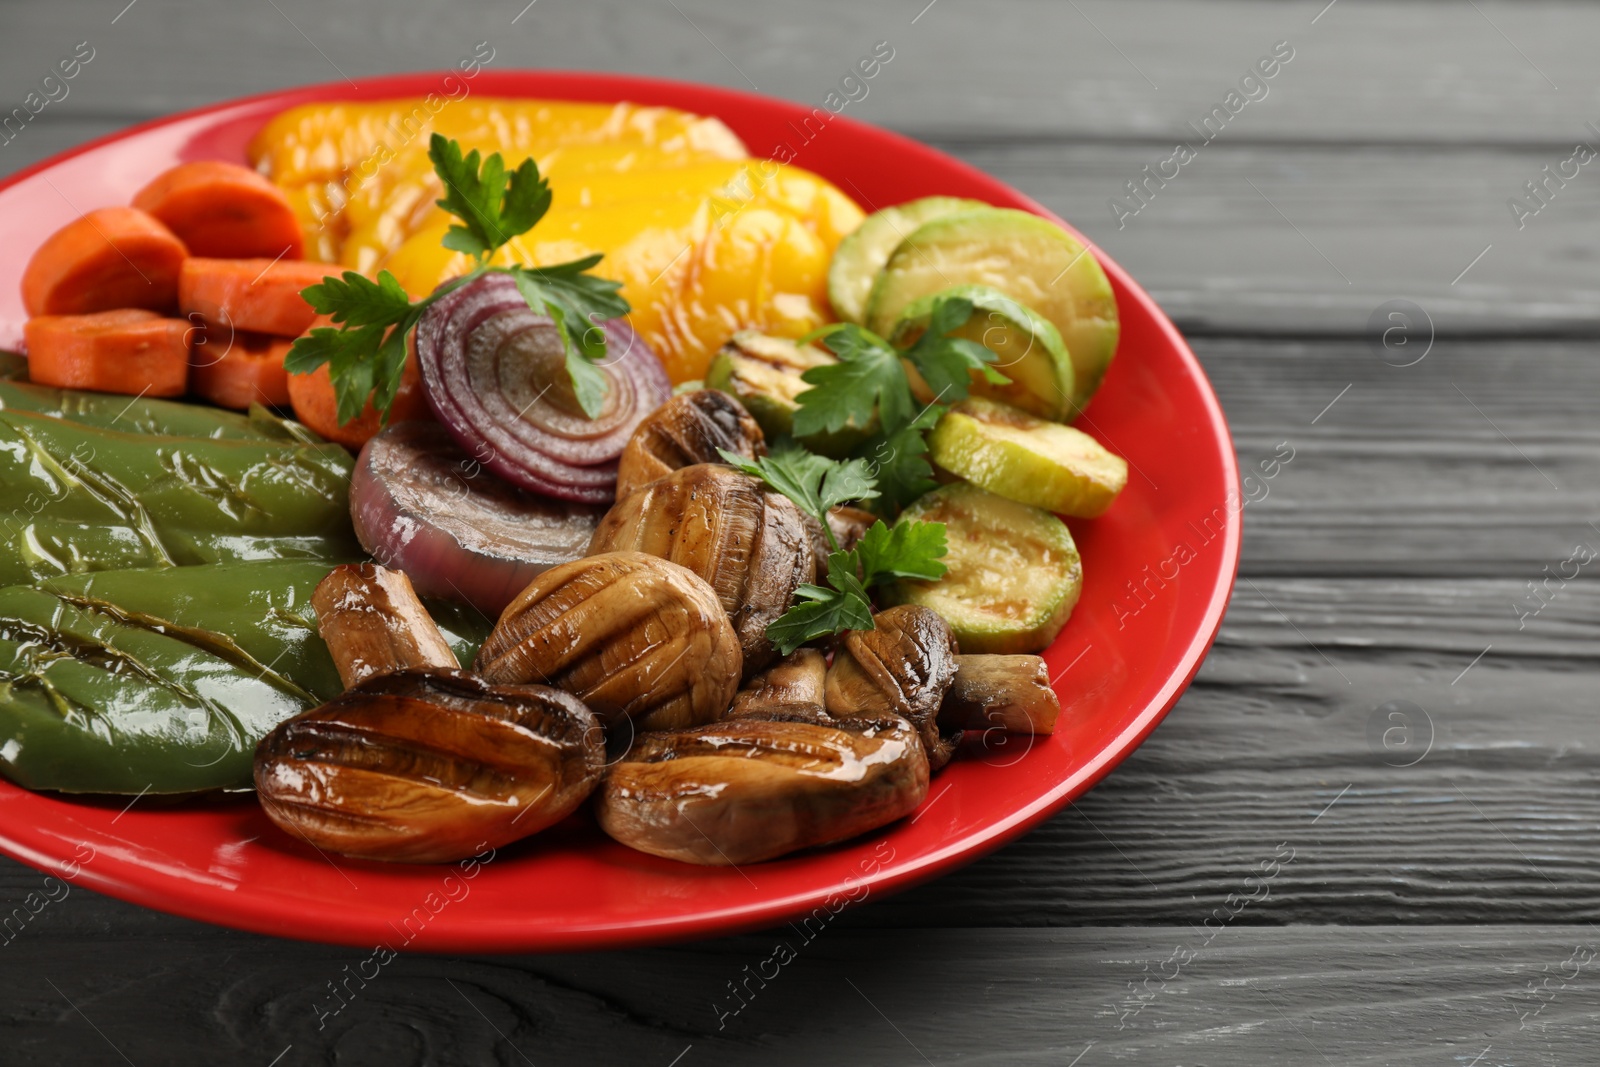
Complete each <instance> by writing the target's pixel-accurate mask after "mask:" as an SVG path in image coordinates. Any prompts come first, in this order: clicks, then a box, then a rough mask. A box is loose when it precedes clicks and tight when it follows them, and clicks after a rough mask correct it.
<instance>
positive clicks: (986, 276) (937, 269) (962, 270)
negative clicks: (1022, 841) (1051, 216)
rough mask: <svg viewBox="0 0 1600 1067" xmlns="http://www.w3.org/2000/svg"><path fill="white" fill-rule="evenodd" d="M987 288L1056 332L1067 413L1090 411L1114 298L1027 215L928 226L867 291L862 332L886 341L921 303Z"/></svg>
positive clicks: (1108, 342) (1108, 344) (1098, 275)
mask: <svg viewBox="0 0 1600 1067" xmlns="http://www.w3.org/2000/svg"><path fill="white" fill-rule="evenodd" d="M952 285H987V286H990V287H992V288H995V289H998V290H1000V292H1002V293H1005V294H1006V295H1007V296H1009V297H1011V298H1012V299H1013V300H1016V301H1017V302H1018V303H1021V304H1023V305H1025V306H1027V307H1030V308H1032V309H1033V310H1034V311H1036V312H1038V313H1039V314H1040V315H1043V316H1044V317H1045V318H1047V319H1049V320H1050V321H1051V322H1052V323H1054V324H1055V326H1056V329H1057V330H1059V331H1060V333H1061V340H1062V342H1063V343H1065V344H1066V346H1067V353H1068V354H1069V355H1070V356H1071V357H1072V366H1073V377H1074V389H1073V396H1072V412H1073V414H1076V413H1077V412H1078V411H1081V410H1082V409H1083V407H1084V406H1085V405H1086V404H1088V403H1089V398H1090V397H1091V396H1093V395H1094V391H1095V390H1096V389H1097V388H1099V386H1100V379H1101V378H1102V377H1103V376H1104V375H1105V372H1106V368H1107V367H1109V366H1110V365H1111V358H1112V356H1114V355H1115V354H1116V350H1117V337H1118V333H1119V326H1118V319H1117V300H1116V294H1115V293H1113V292H1112V289H1111V283H1110V282H1109V281H1107V279H1106V275H1105V271H1103V270H1101V269H1100V264H1099V262H1098V261H1096V259H1095V258H1094V254H1093V253H1092V252H1090V251H1088V250H1087V249H1085V248H1084V246H1083V245H1081V244H1080V243H1079V242H1078V241H1077V240H1076V239H1075V238H1073V237H1072V236H1070V235H1069V234H1068V233H1067V232H1066V231H1065V230H1063V229H1061V227H1059V226H1057V225H1055V224H1054V223H1052V222H1049V221H1048V220H1046V219H1042V218H1039V217H1038V216H1037V215H1030V214H1028V213H1027V212H1025V211H1012V210H1002V209H999V208H988V209H985V210H981V211H967V212H960V213H957V214H954V215H946V216H944V217H943V218H937V219H934V220H933V221H931V222H928V223H925V224H924V225H922V226H920V227H918V228H917V230H916V231H915V232H913V233H911V234H910V235H909V236H907V237H906V239H905V240H904V241H902V242H901V243H900V245H899V247H898V248H896V249H895V251H894V254H893V255H892V256H890V257H889V262H888V263H887V264H885V265H884V268H883V271H882V273H880V274H879V275H878V278H877V281H875V282H874V283H873V286H872V293H871V295H870V296H869V297H868V300H867V316H866V325H867V328H868V329H870V330H873V331H874V332H876V333H880V334H887V333H888V332H889V331H891V330H892V329H893V328H894V324H895V322H896V321H897V320H898V319H899V318H900V314H901V312H902V311H904V310H905V309H906V307H907V306H909V305H910V304H911V303H912V302H913V301H915V300H917V299H918V298H920V297H924V296H927V295H929V294H930V293H936V292H938V291H939V290H941V289H948V288H949V287H950V286H952Z"/></svg>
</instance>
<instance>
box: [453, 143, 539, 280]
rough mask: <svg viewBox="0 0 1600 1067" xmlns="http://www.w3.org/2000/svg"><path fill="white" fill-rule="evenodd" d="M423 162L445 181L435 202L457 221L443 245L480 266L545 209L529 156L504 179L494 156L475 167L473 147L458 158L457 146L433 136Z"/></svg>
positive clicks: (502, 163)
mask: <svg viewBox="0 0 1600 1067" xmlns="http://www.w3.org/2000/svg"><path fill="white" fill-rule="evenodd" d="M428 159H429V160H431V161H432V162H433V169H434V173H436V174H438V175H439V180H440V181H442V182H444V199H442V200H437V201H435V203H437V204H438V205H439V206H440V207H442V208H444V209H445V210H446V211H448V212H450V214H452V215H454V216H456V218H458V219H460V220H461V223H460V224H459V225H454V226H451V227H450V229H449V232H447V233H446V234H445V236H444V240H443V244H444V246H445V247H446V248H449V249H452V250H454V251H457V252H465V253H466V254H467V255H469V256H473V257H475V258H476V259H477V260H478V261H479V262H482V261H484V260H487V259H488V258H489V257H490V256H491V255H493V254H494V252H495V250H496V249H498V248H499V247H500V246H501V245H503V244H505V243H506V242H507V241H509V240H511V239H512V238H513V237H516V236H518V235H519V234H523V233H526V232H528V230H530V229H532V228H533V225H534V224H535V223H536V222H538V221H539V220H540V219H541V218H543V217H544V213H545V212H546V211H548V210H550V200H551V193H550V183H549V182H548V181H546V180H545V179H544V178H541V177H540V176H539V164H538V163H536V162H534V161H533V159H531V158H529V159H525V160H523V161H522V164H521V165H520V166H519V167H517V169H516V170H515V171H512V172H511V174H510V175H509V176H508V175H507V174H506V165H505V160H503V159H501V158H500V153H499V152H496V153H495V154H494V155H492V156H490V157H489V158H488V159H485V160H483V161H482V163H481V164H480V162H479V157H478V150H477V149H476V148H474V149H473V150H472V151H471V152H468V153H467V154H466V156H465V157H464V158H463V156H462V155H461V145H459V144H457V143H456V142H455V141H452V140H450V139H449V138H447V137H445V136H443V135H442V134H437V133H436V134H434V135H433V136H432V137H431V138H430V139H429V141H428Z"/></svg>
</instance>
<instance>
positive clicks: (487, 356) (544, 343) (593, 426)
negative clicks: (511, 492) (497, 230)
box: [416, 273, 672, 504]
mask: <svg viewBox="0 0 1600 1067" xmlns="http://www.w3.org/2000/svg"><path fill="white" fill-rule="evenodd" d="M603 328H604V330H605V333H606V349H607V354H606V359H605V361H604V363H603V364H601V368H602V370H603V371H604V372H605V375H606V381H607V388H606V396H605V402H604V406H603V407H602V408H601V411H600V414H599V415H598V416H597V417H596V418H593V419H590V418H589V417H588V416H586V415H584V413H583V410H582V409H581V408H580V407H579V406H578V402H577V399H576V398H575V397H574V396H573V394H572V387H571V383H570V381H569V380H568V377H567V373H566V351H565V348H564V347H563V345H562V339H561V333H560V331H559V330H558V329H557V328H556V325H555V323H554V322H553V321H552V320H551V319H550V318H549V317H548V316H546V315H543V314H540V313H538V312H536V311H534V310H533V309H532V308H530V307H528V304H527V301H526V300H524V299H523V297H522V294H521V293H520V292H518V291H517V286H516V282H514V281H513V280H512V279H511V277H510V276H509V275H507V274H504V273H491V274H486V275H484V276H483V277H481V278H479V279H477V280H476V281H473V282H471V283H470V284H468V285H463V286H461V287H460V288H459V289H455V290H453V291H452V292H450V293H448V294H446V295H445V296H444V297H442V298H441V299H440V300H439V301H438V302H437V303H436V304H434V305H433V306H432V307H430V308H429V309H428V311H427V313H426V314H425V315H424V316H423V318H422V321H421V323H419V324H418V326H417V349H416V350H417V364H418V368H419V369H420V370H421V372H422V384H423V389H424V392H425V393H426V394H427V397H428V403H429V405H430V406H431V407H432V408H433V411H434V414H435V415H436V416H437V417H438V419H439V421H440V422H441V423H443V424H444V426H445V428H446V429H447V430H449V431H450V435H451V436H452V437H453V438H455V440H456V443H457V444H459V445H460V446H461V447H462V448H463V449H465V450H466V451H467V452H468V453H470V454H471V455H472V456H473V457H475V458H478V459H479V460H480V462H482V464H483V465H484V466H485V467H487V468H489V469H490V470H492V471H494V472H495V473H496V474H499V475H500V476H501V477H503V478H505V479H506V480H507V481H509V482H511V483H512V484H514V485H517V486H520V487H522V488H524V489H529V490H532V491H535V492H540V493H546V494H548V495H550V496H557V497H561V498H562V499H565V500H578V501H583V502H586V503H595V504H599V503H605V502H607V501H609V500H611V499H612V496H613V495H614V493H615V489H616V481H617V457H618V456H619V455H620V454H621V453H622V448H623V446H624V445H626V444H627V443H628V438H629V437H631V436H632V435H633V431H634V428H635V427H637V426H638V425H639V423H640V422H641V421H643V419H644V417H645V416H646V415H648V414H650V412H652V411H654V410H655V409H656V408H657V407H659V406H660V405H661V404H662V403H663V402H664V401H666V399H667V397H668V396H670V395H671V392H672V386H671V384H670V383H669V382H668V381H667V372H666V370H665V368H663V367H662V365H661V361H660V360H659V359H658V358H656V354H655V353H654V352H652V351H650V346H649V345H647V344H645V342H644V341H643V339H641V338H640V337H639V336H638V335H637V334H635V333H634V332H633V329H632V328H631V327H630V326H629V325H628V324H627V322H626V321H625V320H623V319H612V320H611V321H609V322H606V323H604V324H603Z"/></svg>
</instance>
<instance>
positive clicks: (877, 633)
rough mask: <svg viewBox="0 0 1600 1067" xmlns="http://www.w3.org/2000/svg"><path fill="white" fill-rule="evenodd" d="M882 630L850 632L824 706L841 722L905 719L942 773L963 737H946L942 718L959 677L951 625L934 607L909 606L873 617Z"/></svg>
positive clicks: (830, 678)
mask: <svg viewBox="0 0 1600 1067" xmlns="http://www.w3.org/2000/svg"><path fill="white" fill-rule="evenodd" d="M872 621H873V623H874V624H875V626H876V629H872V630H847V631H846V632H845V634H844V637H843V639H842V640H841V641H840V642H839V647H838V650H837V651H836V652H835V653H834V657H833V666H831V667H829V668H828V679H827V684H826V687H825V689H824V694H823V695H824V702H825V704H826V705H827V708H828V713H829V714H830V715H832V716H834V717H835V718H838V719H854V718H868V719H872V718H877V717H879V716H881V715H885V714H891V715H902V716H904V717H905V718H907V719H909V720H910V721H911V723H912V724H913V725H914V726H916V728H917V730H918V731H919V732H920V733H921V735H922V741H923V744H924V745H926V746H927V750H928V762H929V763H930V764H931V765H932V767H933V769H934V770H938V769H939V768H940V767H943V766H944V765H945V764H946V763H948V762H949V761H950V757H951V755H953V754H954V752H955V747H956V744H957V742H958V741H960V735H959V734H956V735H954V736H948V737H941V736H940V732H939V723H938V721H937V716H938V713H939V705H940V703H941V702H942V701H943V700H944V694H945V690H946V689H948V688H949V687H950V681H951V679H952V678H954V677H955V673H956V640H955V637H954V636H952V635H951V633H950V624H949V623H947V622H945V621H944V619H942V618H940V617H939V615H938V614H936V613H935V612H933V611H931V610H929V609H928V608H924V607H919V606H916V605H911V604H905V605H901V606H900V607H894V608H889V609H888V610H887V611H880V612H878V614H876V615H874V616H873V617H872Z"/></svg>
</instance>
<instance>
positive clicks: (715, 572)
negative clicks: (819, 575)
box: [589, 463, 816, 673]
mask: <svg viewBox="0 0 1600 1067" xmlns="http://www.w3.org/2000/svg"><path fill="white" fill-rule="evenodd" d="M616 551H633V552H648V553H649V554H651V555H652V556H660V557H661V558H662V559H670V560H671V561H672V562H674V563H676V564H678V565H680V566H683V567H687V568H688V569H689V570H691V571H693V572H694V573H695V574H697V575H699V576H700V577H701V578H704V579H705V580H706V581H707V582H708V583H709V584H710V585H711V588H712V589H713V590H715V591H716V594H717V599H718V600H719V601H720V602H721V604H722V607H723V608H724V609H725V610H726V611H727V613H728V619H729V620H730V621H731V622H732V623H733V628H734V631H735V632H736V633H737V634H738V635H739V647H740V648H741V649H742V650H743V654H744V668H745V671H746V672H747V673H754V672H755V671H757V670H760V669H761V668H762V667H764V666H766V665H767V664H768V663H769V662H771V660H772V657H773V655H774V654H775V652H774V649H773V647H772V642H771V641H770V640H768V638H767V627H768V626H769V625H771V624H772V622H773V620H775V619H777V617H778V616H780V615H782V614H783V613H784V612H785V611H786V610H788V607H789V605H790V603H792V602H793V600H794V595H795V590H796V589H798V588H800V586H802V585H804V584H806V583H808V582H811V581H813V580H814V579H815V578H816V558H815V555H814V554H813V548H812V540H811V535H810V533H809V532H808V531H807V528H806V524H805V520H804V517H803V516H802V515H801V513H800V509H799V508H797V507H795V505H794V504H793V502H791V501H790V500H789V499H788V498H787V497H784V496H781V495H779V494H777V493H773V492H769V491H768V490H767V489H766V488H765V487H764V486H763V485H762V484H761V483H760V482H759V481H757V480H756V479H754V478H752V477H750V476H749V475H746V474H741V473H739V472H738V471H736V470H733V469H732V468H731V467H726V466H722V465H719V464H711V463H697V464H695V465H694V466H692V467H681V468H679V469H678V470H675V471H673V472H672V473H671V474H669V475H667V476H666V477H665V478H662V479H660V480H658V481H655V482H651V483H650V484H649V485H647V486H645V487H644V488H643V489H640V490H638V491H637V492H635V493H633V494H631V495H630V496H628V497H627V498H625V499H623V500H620V501H618V502H617V504H616V506H615V507H613V508H612V509H611V510H610V511H608V512H606V516H605V518H603V519H601V520H600V526H599V528H598V529H597V530H595V533H594V540H593V541H592V542H590V544H589V552H590V554H591V555H594V554H598V553H602V552H616Z"/></svg>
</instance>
